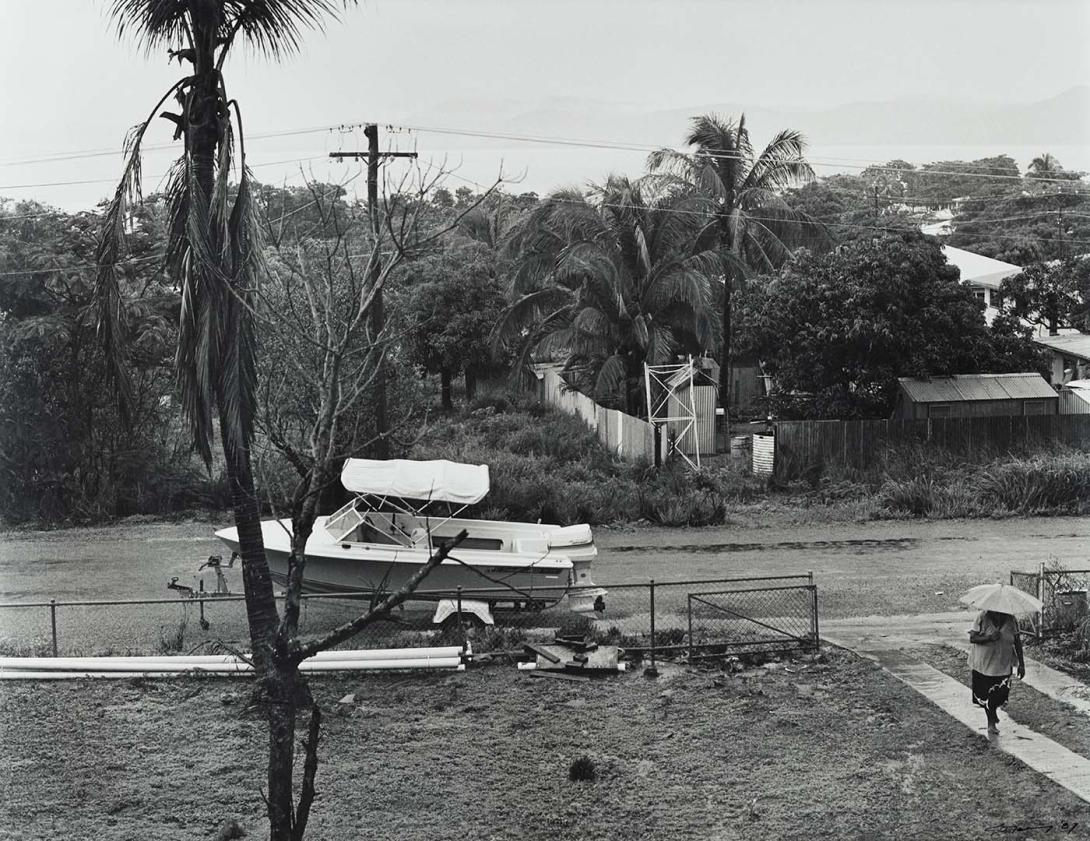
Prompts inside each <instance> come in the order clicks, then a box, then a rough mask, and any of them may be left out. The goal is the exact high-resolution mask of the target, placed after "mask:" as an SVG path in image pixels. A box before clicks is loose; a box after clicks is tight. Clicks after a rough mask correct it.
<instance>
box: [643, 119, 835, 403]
mask: <svg viewBox="0 0 1090 841" xmlns="http://www.w3.org/2000/svg"><path fill="white" fill-rule="evenodd" d="M685 143H686V144H687V145H689V146H691V147H693V152H692V154H681V153H678V152H675V151H673V150H670V149H662V150H659V151H657V152H653V153H652V154H651V156H650V157H649V158H648V166H649V167H650V168H651V169H652V170H654V171H659V172H666V173H670V174H672V175H674V176H675V177H680V178H681V179H682V180H683V182H685V183H686V184H688V185H689V186H690V187H691V188H693V189H694V190H695V191H696V192H697V193H698V194H700V195H702V196H704V197H706V199H707V201H708V204H707V205H706V210H707V214H708V218H709V222H708V223H707V227H706V229H705V231H703V232H702V233H701V242H702V243H704V242H709V241H710V242H711V243H713V246H712V247H714V248H716V249H718V250H720V251H721V252H722V254H721V260H722V262H723V265H724V267H725V268H726V271H725V279H726V280H725V283H724V295H723V301H722V311H721V317H720V330H721V337H722V339H721V342H720V348H721V359H720V362H721V366H720V375H719V376H720V383H719V400H720V403H721V404H722V406H723V408H724V412H725V411H726V408H727V404H728V402H729V399H730V393H731V391H730V377H731V366H730V357H731V349H732V341H731V332H732V301H733V294H734V288H735V287H736V286H741V285H742V284H743V282H744V281H745V278H746V275H747V274H749V273H751V272H762V271H773V270H775V269H776V268H778V267H779V266H781V265H783V263H784V262H785V261H786V260H787V259H788V258H789V257H790V256H791V253H792V249H793V248H794V247H795V246H796V245H798V244H802V243H812V242H814V241H815V240H821V239H823V238H824V231H823V229H822V228H821V226H820V225H816V224H815V223H814V221H813V220H811V219H808V218H807V217H805V216H804V215H803V214H801V213H799V212H798V211H797V210H795V209H794V208H792V207H791V206H790V205H789V204H788V203H787V202H786V201H785V200H784V198H783V195H782V193H783V191H784V190H786V189H788V188H789V187H795V186H798V185H799V184H802V183H804V182H806V181H809V180H811V179H812V178H813V177H814V171H813V170H812V169H811V168H810V165H809V164H808V163H806V161H805V159H804V157H803V153H804V152H805V149H806V141H805V140H804V139H803V136H802V134H801V133H800V132H797V131H794V130H791V129H785V130H783V131H781V132H779V133H778V134H776V136H775V137H774V138H773V139H772V140H771V142H770V143H769V144H768V145H767V146H766V147H765V148H764V149H763V150H762V151H761V153H760V154H756V153H755V152H754V149H753V146H752V145H751V144H750V140H749V131H748V129H747V128H746V116H745V114H743V115H742V116H741V117H740V118H739V119H738V122H737V123H736V122H735V121H734V120H733V119H731V118H723V117H720V116H718V115H716V114H704V115H702V116H699V117H694V118H693V121H692V126H691V128H690V130H689V134H688V136H687V137H686V138H685Z"/></svg>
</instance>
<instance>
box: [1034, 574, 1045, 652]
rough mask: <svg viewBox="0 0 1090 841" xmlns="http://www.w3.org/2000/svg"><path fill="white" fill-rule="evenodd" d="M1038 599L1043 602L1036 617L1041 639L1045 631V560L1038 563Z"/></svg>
mask: <svg viewBox="0 0 1090 841" xmlns="http://www.w3.org/2000/svg"><path fill="white" fill-rule="evenodd" d="M1037 601H1039V602H1041V610H1040V612H1039V613H1038V614H1037V617H1039V618H1037V617H1034V619H1035V624H1036V625H1037V627H1036V628H1035V629H1034V630H1036V631H1037V639H1038V640H1040V639H1041V637H1042V636H1043V635H1044V632H1045V606H1044V601H1045V562H1044V561H1040V562H1039V563H1038V564H1037Z"/></svg>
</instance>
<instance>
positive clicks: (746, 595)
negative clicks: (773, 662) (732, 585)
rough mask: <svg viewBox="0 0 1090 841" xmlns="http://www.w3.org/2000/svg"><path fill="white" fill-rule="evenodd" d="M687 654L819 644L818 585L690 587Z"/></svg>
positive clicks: (786, 649) (789, 648)
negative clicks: (700, 590)
mask: <svg viewBox="0 0 1090 841" xmlns="http://www.w3.org/2000/svg"><path fill="white" fill-rule="evenodd" d="M688 602H689V604H688V614H689V656H690V658H691V657H694V656H697V651H698V650H699V651H709V650H710V651H712V652H732V651H789V650H793V649H817V648H818V646H819V645H820V638H819V636H818V609H817V587H816V586H815V585H813V584H803V585H796V586H788V587H758V588H752V589H746V590H717V591H714V592H704V593H690V594H689V599H688Z"/></svg>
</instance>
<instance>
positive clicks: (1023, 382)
mask: <svg viewBox="0 0 1090 841" xmlns="http://www.w3.org/2000/svg"><path fill="white" fill-rule="evenodd" d="M897 386H898V388H897V402H896V404H895V406H894V409H893V417H895V418H904V419H925V418H966V417H983V416H987V415H1055V414H1057V413H1058V411H1059V395H1058V394H1057V393H1056V391H1055V389H1053V388H1052V386H1050V385H1049V384H1048V383H1047V382H1045V379H1044V377H1042V376H1041V375H1040V374H1033V373H1027V374H956V375H955V376H952V377H934V378H933V379H930V380H917V379H912V378H910V377H901V378H899V379H898V381H897Z"/></svg>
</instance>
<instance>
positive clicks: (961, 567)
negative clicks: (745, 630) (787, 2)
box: [0, 517, 1090, 647]
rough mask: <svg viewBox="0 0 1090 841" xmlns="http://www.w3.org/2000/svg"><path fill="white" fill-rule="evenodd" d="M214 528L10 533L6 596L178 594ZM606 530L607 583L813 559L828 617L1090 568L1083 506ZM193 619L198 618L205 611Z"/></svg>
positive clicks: (19, 631)
mask: <svg viewBox="0 0 1090 841" xmlns="http://www.w3.org/2000/svg"><path fill="white" fill-rule="evenodd" d="M214 528H215V526H214V525H213V524H211V523H183V524H169V523H129V524H124V525H119V526H112V527H107V528H94V529H67V530H63V531H53V532H8V533H0V602H9V603H10V602H31V601H44V600H48V599H49V598H56V599H58V600H79V599H109V598H130V599H131V598H172V597H173V593H172V592H171V591H168V590H167V589H166V583H167V581H169V580H170V578H172V577H174V576H178V577H179V578H180V580H181V582H182V583H192V575H193V572H194V571H195V570H196V568H197V566H198V565H199V563H200V562H201V561H203V560H204V559H206V558H207V557H208V556H209V555H210V554H213V553H219V552H222V551H223V548H222V547H221V546H220V545H219V544H218V542H217V541H216V540H215V539H213V538H211V534H212V531H213V530H214ZM596 538H597V541H598V545H599V547H600V555H599V558H598V560H597V562H596V563H595V568H594V577H595V580H596V581H597V582H598V583H599V584H602V585H605V586H607V587H608V586H610V585H617V584H621V583H627V582H643V581H646V580H647V579H648V578H652V577H653V578H655V579H656V580H657V581H660V582H664V581H679V580H685V579H705V578H724V577H734V576H752V575H785V574H797V573H800V572H802V573H805V572H806V571H807V570H813V573H814V580H815V583H816V584H817V585H818V593H819V602H820V613H821V616H822V617H823V618H829V619H835V618H842V617H847V616H867V615H878V614H881V615H897V614H918V613H942V612H945V611H949V610H957V609H961V606H960V605H959V604H958V603H957V596H958V595H959V594H960V593H961V592H963V591H964V590H966V589H968V588H969V587H970V586H972V585H973V584H978V583H981V582H987V581H994V580H996V579H1002V580H1007V578H1008V576H1009V574H1010V571H1011V570H1012V569H1027V570H1030V569H1034V568H1036V566H1037V564H1038V563H1039V562H1042V561H1044V562H1051V561H1057V562H1060V563H1063V564H1064V565H1066V566H1068V567H1070V568H1080V567H1090V518H1084V517H1078V518H1075V517H1067V518H1027V519H1018V520H1002V521H1000V520H996V521H990V520H972V521H947V522H938V523H932V522H907V521H905V522H880V523H861V524H848V525H832V526H798V525H783V526H781V525H776V524H775V523H767V522H766V523H751V524H744V525H736V526H727V527H715V528H706V529H663V528H646V527H640V528H623V529H606V528H600V529H597V530H596ZM236 577H237V572H236ZM236 583H238V582H237V581H236ZM185 610H186V609H185V608H183V607H182V606H180V605H179V604H178V603H170V604H166V605H161V606H157V607H149V608H142V609H140V611H137V610H133V609H132V608H127V609H124V610H122V609H91V608H86V609H85V608H65V609H64V610H63V611H58V617H59V618H58V623H59V632H60V636H61V638H62V640H73V639H80V638H82V637H85V636H86V635H87V634H88V633H89V632H90V631H93V634H92V635H91V637H92V638H94V639H95V640H98V641H101V642H100V644H101V645H103V646H112V647H118V646H123V645H124V644H125V643H126V642H128V641H132V640H133V639H135V638H136V636H135V635H136V634H137V633H138V632H139V633H141V634H143V635H144V637H146V636H147V634H148V633H151V634H152V636H153V638H152V639H150V640H148V639H146V638H144V639H142V643H143V644H145V645H147V644H150V645H152V646H154V645H155V644H156V643H157V642H158V640H157V639H156V638H154V636H155V634H158V633H159V632H160V631H162V632H164V633H169V632H170V630H171V629H172V628H173V627H176V626H177V623H178V621H179V618H180V617H181V616H183V615H185ZM192 610H193V609H192V608H190V611H191V612H192ZM215 610H216V620H217V623H218V624H217V628H216V631H218V632H223V633H226V632H227V631H228V630H229V629H230V628H231V627H233V626H234V625H238V630H239V631H242V630H243V629H244V627H245V625H244V624H243V615H242V607H241V605H238V604H236V605H216V606H215ZM312 616H314V614H313V612H312ZM188 618H189V620H190V627H191V628H192V626H193V625H194V624H195V616H192V615H190V616H188ZM149 628H150V629H151V631H150V632H149V631H148V629H149ZM243 636H244V635H242V636H240V637H239V638H243ZM48 638H49V616H48V611H47V610H46V609H43V608H36V609H34V610H21V609H16V610H12V609H6V610H0V642H7V643H12V642H33V643H35V644H42V643H44V642H45V641H47V640H48Z"/></svg>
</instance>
